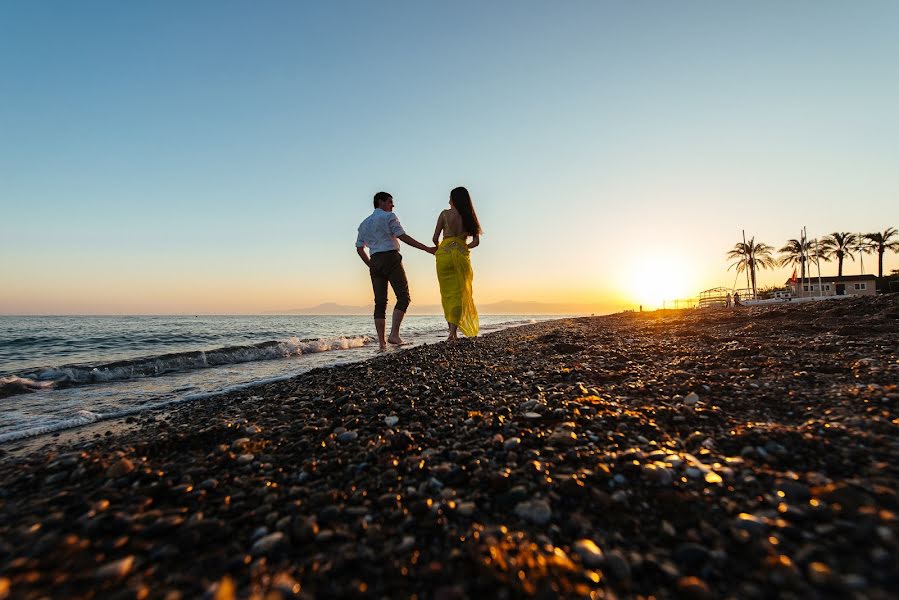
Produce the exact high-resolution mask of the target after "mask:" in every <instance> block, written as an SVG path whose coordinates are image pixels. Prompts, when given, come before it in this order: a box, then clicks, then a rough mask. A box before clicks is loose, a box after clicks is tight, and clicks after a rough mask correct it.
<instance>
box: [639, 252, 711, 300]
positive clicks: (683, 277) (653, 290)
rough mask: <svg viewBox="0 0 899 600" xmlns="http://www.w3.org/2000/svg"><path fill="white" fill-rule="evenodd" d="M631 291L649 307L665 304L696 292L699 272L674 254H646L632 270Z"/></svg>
mask: <svg viewBox="0 0 899 600" xmlns="http://www.w3.org/2000/svg"><path fill="white" fill-rule="evenodd" d="M627 286H628V287H627V290H626V291H627V294H628V295H629V296H630V297H631V298H633V301H634V302H636V303H639V304H640V305H642V306H643V308H645V309H653V308H661V307H662V306H664V305H666V304H669V303H671V302H672V301H673V300H677V299H684V298H688V297H690V296H694V295H695V294H696V282H695V275H694V273H693V271H692V269H691V268H690V267H689V266H688V265H687V264H686V262H685V261H682V260H678V259H677V258H676V257H673V256H656V257H644V258H642V259H639V260H637V261H636V262H635V263H633V265H632V266H631V268H630V269H629V271H628V278H627Z"/></svg>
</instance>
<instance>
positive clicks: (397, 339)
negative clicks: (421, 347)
mask: <svg viewBox="0 0 899 600" xmlns="http://www.w3.org/2000/svg"><path fill="white" fill-rule="evenodd" d="M387 341H388V342H390V343H391V344H393V345H394V346H404V345H405V344H406V342H404V341H403V340H401V339H400V336H398V335H397V336H393V335H392V336H390V337H389V338H387Z"/></svg>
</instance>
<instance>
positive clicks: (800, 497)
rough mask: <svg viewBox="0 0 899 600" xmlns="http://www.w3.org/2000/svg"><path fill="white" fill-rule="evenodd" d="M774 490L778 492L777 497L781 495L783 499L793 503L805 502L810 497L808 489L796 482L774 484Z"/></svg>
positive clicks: (783, 481)
mask: <svg viewBox="0 0 899 600" xmlns="http://www.w3.org/2000/svg"><path fill="white" fill-rule="evenodd" d="M774 489H776V490H777V491H778V492H779V494H778V496H780V495H781V494H783V496H782V497H783V498H786V499H787V500H791V501H795V502H807V501H808V500H809V499H811V497H812V494H811V491H810V490H809V488H808V487H807V486H805V485H803V484H801V483H799V482H797V481H790V480H781V481H778V482H777V483H775V484H774Z"/></svg>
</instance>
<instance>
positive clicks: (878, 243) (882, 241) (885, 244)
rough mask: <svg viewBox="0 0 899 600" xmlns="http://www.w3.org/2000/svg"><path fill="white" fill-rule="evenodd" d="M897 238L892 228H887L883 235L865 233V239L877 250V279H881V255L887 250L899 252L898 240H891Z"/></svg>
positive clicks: (896, 233)
mask: <svg viewBox="0 0 899 600" xmlns="http://www.w3.org/2000/svg"><path fill="white" fill-rule="evenodd" d="M897 236H899V232H897V231H896V229H895V228H894V227H887V230H886V231H884V232H883V233H867V234H865V238H866V239H867V240H868V241H870V242H871V245H872V246H873V249H874V250H877V277H878V278H881V277H883V255H884V253H885V252H886V251H887V250H892V251H893V252H899V240H894V239H893V238H895V237H897Z"/></svg>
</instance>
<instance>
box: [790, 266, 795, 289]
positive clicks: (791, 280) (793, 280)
mask: <svg viewBox="0 0 899 600" xmlns="http://www.w3.org/2000/svg"><path fill="white" fill-rule="evenodd" d="M790 283H792V284H793V285H796V267H793V275H792V276H791V277H790Z"/></svg>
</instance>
